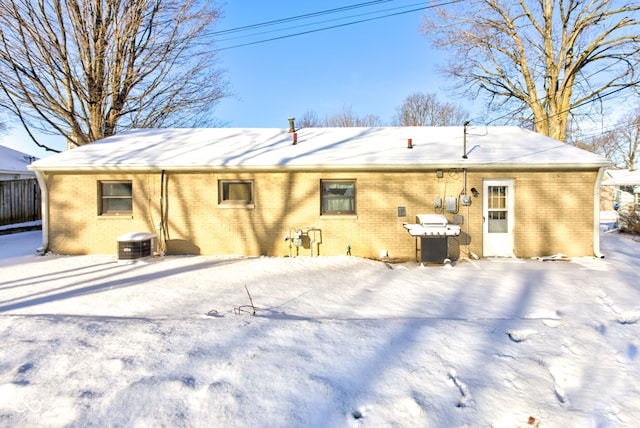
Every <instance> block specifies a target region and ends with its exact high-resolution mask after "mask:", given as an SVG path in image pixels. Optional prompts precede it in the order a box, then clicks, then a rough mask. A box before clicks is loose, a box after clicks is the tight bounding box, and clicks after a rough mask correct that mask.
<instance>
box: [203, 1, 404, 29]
mask: <svg viewBox="0 0 640 428" xmlns="http://www.w3.org/2000/svg"><path fill="white" fill-rule="evenodd" d="M390 1H394V0H375V1H368V2H366V3H358V4H353V5H350V6H343V7H337V8H334V9H326V10H321V11H319V12H312V13H306V14H303V15H296V16H292V17H289V18H281V19H275V20H272V21H266V22H261V23H258V24H251V25H244V26H241V27H236V28H230V29H228V30H221V31H214V32H213V33H211V34H212V35H214V36H219V35H222V34H229V33H237V32H240V31H247V30H253V29H254V28H262V27H268V26H271V25H277V24H282V23H286V22H291V21H298V20H301V19H307V18H313V17H316V16H322V15H328V14H332V13H338V12H344V11H346V10H352V9H358V8H361V7H369V6H372V5H376V4H381V3H388V2H390Z"/></svg>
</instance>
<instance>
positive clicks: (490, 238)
mask: <svg viewBox="0 0 640 428" xmlns="http://www.w3.org/2000/svg"><path fill="white" fill-rule="evenodd" d="M514 183H515V180H514V179H513V178H485V179H483V180H482V195H483V196H482V255H483V256H484V257H515V256H514V252H513V248H514V236H513V229H514V227H513V226H514V224H515V215H514V199H515V198H514V193H515V190H514ZM489 186H504V187H506V204H507V207H506V212H507V231H506V232H505V233H495V232H492V233H489Z"/></svg>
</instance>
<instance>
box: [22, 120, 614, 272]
mask: <svg viewBox="0 0 640 428" xmlns="http://www.w3.org/2000/svg"><path fill="white" fill-rule="evenodd" d="M289 131H290V130H289ZM608 166H610V163H609V162H608V161H607V160H606V159H604V158H602V157H600V156H598V155H595V154H592V153H589V152H586V151H583V150H580V149H578V148H576V147H574V146H572V145H570V144H564V143H561V142H558V141H556V140H553V139H551V138H548V137H545V136H542V135H540V134H537V133H534V132H531V131H526V130H523V129H520V128H516V127H398V128H395V127H394V128H392V127H384V128H305V129H300V130H298V131H297V132H295V133H292V132H288V130H287V129H286V128H285V129H231V128H215V129H139V130H132V131H129V132H125V133H122V134H119V135H116V136H113V137H110V138H107V139H104V140H101V141H97V142H95V143H92V144H89V145H86V146H82V147H79V148H77V149H74V150H71V151H67V152H64V153H61V154H57V155H54V156H50V157H47V158H46V159H42V160H40V161H37V162H35V163H34V164H32V165H31V167H30V168H31V169H32V170H34V171H35V172H36V173H37V176H38V179H39V182H40V185H41V188H42V189H43V241H44V245H43V250H50V251H52V252H54V253H63V254H87V253H115V252H116V251H117V248H118V246H117V239H118V237H119V236H121V235H124V234H127V233H130V232H149V233H154V234H157V235H158V236H159V238H160V239H159V249H160V250H161V251H166V253H167V254H202V255H224V254H243V255H252V256H257V255H266V256H286V255H297V254H300V255H343V254H347V253H348V252H350V254H352V255H354V256H362V257H370V258H379V257H381V256H382V255H387V254H388V256H389V257H391V258H396V259H406V260H412V259H416V257H417V256H416V252H417V246H418V242H417V241H419V240H418V239H417V238H415V237H413V236H411V235H410V234H409V233H407V230H406V229H405V227H404V226H403V223H414V222H415V218H416V215H417V214H429V213H438V214H444V215H446V217H447V219H448V220H449V222H451V223H455V224H458V225H459V226H460V227H461V230H462V233H460V235H459V236H457V237H453V238H451V239H450V242H449V247H450V253H451V256H452V257H454V258H455V257H467V256H469V255H479V256H484V257H489V256H498V257H501V256H504V257H511V256H516V257H533V256H545V255H554V254H559V253H562V254H565V255H567V256H591V255H595V256H598V257H599V256H600V250H599V199H600V197H599V196H600V184H601V179H602V176H603V174H604V171H605V169H606V167H608ZM301 243H302V246H298V245H300V244H301ZM164 244H166V245H164Z"/></svg>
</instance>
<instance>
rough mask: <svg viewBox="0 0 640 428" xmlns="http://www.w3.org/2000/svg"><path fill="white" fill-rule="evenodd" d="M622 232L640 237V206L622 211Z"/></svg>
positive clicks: (620, 221)
mask: <svg viewBox="0 0 640 428" xmlns="http://www.w3.org/2000/svg"><path fill="white" fill-rule="evenodd" d="M619 215H620V220H619V223H620V231H621V232H624V233H633V234H635V235H640V205H635V206H634V205H632V206H630V207H628V208H627V209H624V210H620V213H619Z"/></svg>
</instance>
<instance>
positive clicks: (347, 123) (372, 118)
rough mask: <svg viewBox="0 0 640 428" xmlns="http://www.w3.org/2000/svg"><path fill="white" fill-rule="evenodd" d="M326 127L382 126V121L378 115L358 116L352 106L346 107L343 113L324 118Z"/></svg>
mask: <svg viewBox="0 0 640 428" xmlns="http://www.w3.org/2000/svg"><path fill="white" fill-rule="evenodd" d="M324 126H325V127H344V128H348V127H355V126H382V121H381V120H380V118H379V117H378V116H376V115H373V114H369V115H366V116H362V117H360V116H358V115H356V114H355V113H353V109H352V108H351V106H345V107H343V108H342V111H340V112H338V113H334V114H332V115H330V116H329V115H328V116H325V117H324Z"/></svg>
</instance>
